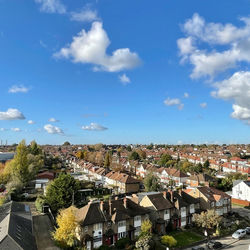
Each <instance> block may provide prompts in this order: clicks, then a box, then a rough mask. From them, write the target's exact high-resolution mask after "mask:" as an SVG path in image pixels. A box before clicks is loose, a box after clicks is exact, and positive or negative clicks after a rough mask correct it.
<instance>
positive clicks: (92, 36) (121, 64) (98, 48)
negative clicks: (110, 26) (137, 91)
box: [54, 22, 140, 72]
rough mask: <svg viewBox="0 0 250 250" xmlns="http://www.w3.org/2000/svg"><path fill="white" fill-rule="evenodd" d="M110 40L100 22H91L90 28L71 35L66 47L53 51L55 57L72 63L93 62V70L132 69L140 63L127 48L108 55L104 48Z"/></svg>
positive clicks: (136, 56)
mask: <svg viewBox="0 0 250 250" xmlns="http://www.w3.org/2000/svg"><path fill="white" fill-rule="evenodd" d="M109 45H110V40H109V38H108V36H107V33H106V31H105V30H104V29H103V27H102V23H101V22H94V23H92V27H91V29H90V30H89V31H88V32H86V31H85V30H84V29H83V30H82V31H81V32H79V33H78V34H77V36H75V37H73V41H72V43H71V44H70V45H68V46H67V47H64V48H62V49H61V50H60V51H59V52H57V53H55V54H54V56H55V57H56V58H66V59H71V60H72V61H73V62H74V63H90V64H94V65H95V67H94V70H96V71H98V70H103V71H108V72H116V71H121V70H125V69H132V68H134V67H136V66H138V65H139V64H140V59H139V57H138V55H137V54H136V53H135V52H131V51H130V49H129V48H122V49H117V50H115V51H113V53H112V55H108V54H107V52H106V50H107V48H108V46H109Z"/></svg>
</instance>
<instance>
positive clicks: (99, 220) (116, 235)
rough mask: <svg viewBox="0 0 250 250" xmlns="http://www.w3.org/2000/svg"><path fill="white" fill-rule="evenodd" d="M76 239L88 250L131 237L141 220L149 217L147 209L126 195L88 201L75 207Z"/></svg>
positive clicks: (139, 228)
mask: <svg viewBox="0 0 250 250" xmlns="http://www.w3.org/2000/svg"><path fill="white" fill-rule="evenodd" d="M76 214H77V220H78V222H79V224H80V227H79V228H78V230H77V231H78V234H77V235H78V239H79V240H80V241H81V242H83V244H84V245H86V247H87V249H88V250H91V249H93V248H98V247H100V246H101V245H103V244H105V245H108V246H109V245H113V244H114V243H115V242H116V241H117V240H119V239H121V238H124V237H128V238H130V239H134V238H135V236H137V235H139V233H140V231H141V223H142V221H143V220H145V219H147V218H149V210H148V209H146V208H144V207H142V206H140V205H138V204H136V203H135V202H133V201H132V200H130V199H128V198H123V199H116V200H111V199H110V200H109V201H96V202H89V203H88V205H86V206H84V207H82V208H81V209H79V210H78V211H77V213H76Z"/></svg>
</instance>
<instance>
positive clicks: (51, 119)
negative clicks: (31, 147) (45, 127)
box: [49, 117, 59, 122]
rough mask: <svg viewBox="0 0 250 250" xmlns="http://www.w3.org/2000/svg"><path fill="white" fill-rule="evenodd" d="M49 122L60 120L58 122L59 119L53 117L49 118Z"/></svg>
mask: <svg viewBox="0 0 250 250" xmlns="http://www.w3.org/2000/svg"><path fill="white" fill-rule="evenodd" d="M49 122H59V120H57V119H56V118H54V117H51V118H49Z"/></svg>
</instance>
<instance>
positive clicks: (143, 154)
mask: <svg viewBox="0 0 250 250" xmlns="http://www.w3.org/2000/svg"><path fill="white" fill-rule="evenodd" d="M137 153H138V154H139V156H140V158H141V159H146V157H147V154H146V152H145V151H143V150H138V151H137Z"/></svg>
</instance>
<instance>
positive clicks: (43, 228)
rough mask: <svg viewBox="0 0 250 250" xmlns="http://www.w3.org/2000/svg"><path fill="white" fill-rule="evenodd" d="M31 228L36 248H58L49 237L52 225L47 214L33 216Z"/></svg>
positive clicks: (49, 249) (50, 249)
mask: <svg viewBox="0 0 250 250" xmlns="http://www.w3.org/2000/svg"><path fill="white" fill-rule="evenodd" d="M33 228H34V234H35V238H36V244H37V249H38V250H59V249H60V248H58V247H56V246H55V244H54V242H53V240H52V239H51V232H52V231H53V226H52V224H51V222H50V219H49V217H48V215H46V214H44V215H37V216H33Z"/></svg>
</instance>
